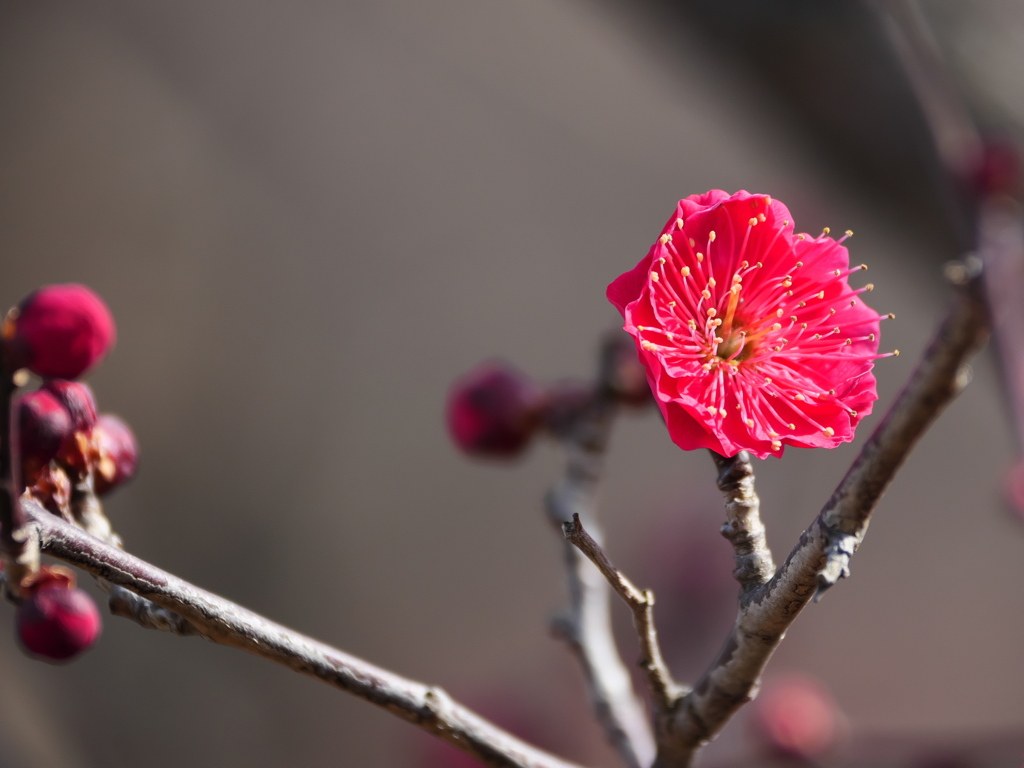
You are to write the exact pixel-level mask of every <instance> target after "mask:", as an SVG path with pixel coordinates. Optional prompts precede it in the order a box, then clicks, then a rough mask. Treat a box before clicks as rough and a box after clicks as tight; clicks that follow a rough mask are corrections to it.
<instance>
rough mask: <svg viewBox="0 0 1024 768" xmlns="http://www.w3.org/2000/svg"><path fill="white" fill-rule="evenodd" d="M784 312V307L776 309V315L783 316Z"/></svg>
mask: <svg viewBox="0 0 1024 768" xmlns="http://www.w3.org/2000/svg"><path fill="white" fill-rule="evenodd" d="M784 314H785V312H784V311H783V309H782V307H779V308H778V309H777V310H775V316H776V317H782V316H783V315H784Z"/></svg>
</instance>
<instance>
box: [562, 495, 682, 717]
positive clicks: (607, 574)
mask: <svg viewBox="0 0 1024 768" xmlns="http://www.w3.org/2000/svg"><path fill="white" fill-rule="evenodd" d="M562 530H563V531H564V532H565V538H566V539H567V540H568V541H569V542H571V543H572V545H573V546H574V547H576V548H577V549H578V550H579V551H580V552H582V553H583V554H584V555H586V556H587V558H588V559H589V560H590V562H592V563H593V564H594V565H596V566H597V569H598V570H599V571H601V575H602V576H604V578H605V580H606V581H607V582H608V584H609V585H610V586H611V588H612V589H614V590H615V593H616V594H617V595H618V596H619V597H621V598H622V600H623V602H625V603H626V605H627V606H629V610H630V611H632V612H633V624H634V626H635V627H636V634H637V637H638V639H639V640H640V652H641V654H642V655H641V657H640V668H641V669H642V670H643V671H644V673H645V674H646V676H647V686H648V688H649V689H650V691H651V695H652V696H653V697H654V702H655V708H656V709H657V710H658V711H665V710H669V709H671V707H672V705H673V704H675V703H676V701H677V700H678V699H679V697H680V696H681V695H682V694H683V691H682V690H681V688H680V686H679V685H678V684H677V683H676V682H675V680H673V679H672V673H671V672H670V671H669V669H668V665H667V664H666V663H665V659H664V657H663V656H662V655H661V646H660V645H659V644H658V631H657V628H656V627H655V624H654V593H653V592H651V590H649V589H647V590H643V591H641V590H640V589H638V588H637V587H636V585H634V584H633V582H632V581H630V580H629V579H628V578H626V576H625V574H623V573H622V571H620V570H619V569H618V568H616V567H615V566H614V565H612V561H611V560H609V559H608V556H607V555H606V554H605V553H604V550H603V549H601V545H600V544H598V543H597V542H596V541H595V540H594V538H593V537H592V536H591V535H590V534H589V533H587V531H586V529H585V528H584V527H583V523H582V522H580V516H579V515H573V516H572V522H571V523H564V524H563V525H562Z"/></svg>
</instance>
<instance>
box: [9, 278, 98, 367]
mask: <svg viewBox="0 0 1024 768" xmlns="http://www.w3.org/2000/svg"><path fill="white" fill-rule="evenodd" d="M116 335H117V331H116V329H115V327H114V318H113V317H112V316H111V314H110V310H109V309H108V308H107V305H106V304H104V303H103V299H101V298H100V297H99V296H97V295H96V294H95V293H94V292H93V291H92V290H90V289H89V288H86V287H85V286H84V285H78V284H77V283H68V284H66V285H47V286H44V287H42V288H40V289H39V290H38V291H36V292H35V293H32V294H31V295H29V296H28V297H27V298H26V299H25V300H24V301H22V302H21V304H20V305H19V306H18V309H17V310H16V311H15V312H13V313H12V314H11V315H9V316H8V319H7V320H6V321H5V322H4V326H3V338H4V340H5V342H6V343H7V344H8V349H9V352H10V354H11V356H12V358H13V360H14V362H15V364H16V365H18V366H25V367H27V368H28V369H29V370H30V371H32V372H33V373H35V374H37V375H39V376H43V377H46V378H57V379H77V378H78V377H79V376H81V375H82V374H83V373H85V372H86V371H87V370H88V369H89V368H91V367H92V366H94V365H95V364H96V363H98V362H99V361H100V360H102V359H103V357H104V355H106V354H107V352H108V351H110V349H111V347H113V346H114V340H115V337H116Z"/></svg>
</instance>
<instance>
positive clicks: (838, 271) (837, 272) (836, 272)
mask: <svg viewBox="0 0 1024 768" xmlns="http://www.w3.org/2000/svg"><path fill="white" fill-rule="evenodd" d="M832 274H833V275H835V276H836V277H839V276H840V275H841V274H843V270H841V269H837V270H836V271H835V272H833V273H832Z"/></svg>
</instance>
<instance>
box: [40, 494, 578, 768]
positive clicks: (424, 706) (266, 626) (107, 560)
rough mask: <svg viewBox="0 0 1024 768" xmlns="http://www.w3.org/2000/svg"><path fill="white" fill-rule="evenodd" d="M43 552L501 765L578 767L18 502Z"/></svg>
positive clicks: (218, 638) (437, 695)
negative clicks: (21, 505) (23, 509)
mask: <svg viewBox="0 0 1024 768" xmlns="http://www.w3.org/2000/svg"><path fill="white" fill-rule="evenodd" d="M24 508H25V511H26V514H27V516H28V518H29V526H30V528H31V529H32V530H33V531H34V536H33V538H35V539H36V540H37V541H38V542H39V545H40V547H41V549H42V551H43V552H45V553H46V554H48V555H51V556H53V557H56V558H58V559H60V560H64V561H65V562H67V563H70V564H71V565H74V566H77V567H78V568H81V569H82V570H84V571H87V572H89V573H91V574H93V575H94V576H97V577H98V578H101V579H104V580H106V581H108V582H110V583H111V584H113V585H115V586H117V587H123V588H125V589H127V590H130V591H131V592H134V593H135V594H136V595H139V596H141V597H144V598H146V599H148V600H151V601H152V602H154V603H156V604H157V605H159V606H161V607H162V608H165V609H167V610H168V611H171V612H173V613H175V614H178V615H180V616H181V617H183V618H184V619H185V620H186V621H188V622H189V623H190V624H191V625H193V626H194V627H195V628H196V629H197V630H198V631H199V632H200V633H201V634H202V635H203V636H204V637H206V638H208V639H210V640H212V641H213V642H215V643H219V644H220V645H226V646H230V647H232V648H238V649H240V650H243V651H247V652H249V653H252V654H255V655H256V656H260V657H262V658H264V659H268V660H270V661H273V662H276V663H278V664H282V665H284V666H286V667H288V668H290V669H293V670H295V671H296V672H301V673H303V674H306V675H310V676H311V677H316V678H319V679H320V680H323V681H324V682H326V683H328V684H330V685H333V686H335V687H336V688H340V689H341V690H343V691H347V692H348V693H351V694H353V695H355V696H358V697H360V698H362V699H365V700H366V701H369V702H371V703H373V704H376V705H377V706H379V707H382V708H384V709H386V710H388V711H389V712H391V713H392V714H394V715H397V716H398V717H401V718H402V719H403V720H407V721H409V722H411V723H414V724H416V725H418V726H419V727H421V728H423V729H424V730H426V731H428V732H430V733H433V734H435V735H437V736H439V737H440V738H442V739H444V740H445V741H448V742H449V743H451V744H453V745H455V746H456V747H458V748H460V749H462V750H464V751H465V752H467V753H469V754H470V755H472V756H473V757H475V758H476V759H477V760H479V761H480V762H482V763H483V764H484V765H488V766H495V767H500V768H580V767H579V766H578V765H576V764H575V763H570V762H568V761H566V760H562V759H561V758H558V757H555V756H553V755H550V754H548V753H546V752H543V751H541V750H539V749H537V748H536V747H533V746H531V745H529V744H527V743H525V742H523V741H521V740H519V739H517V738H516V737H515V736H512V735H511V734H509V733H507V732H505V731H503V730H501V729H500V728H498V727H497V726H495V725H493V724H492V723H490V722H488V721H487V720H484V719H483V718H481V717H480V716H479V715H477V714H476V713H474V712H472V711H471V710H469V709H467V708H466V707H464V706H463V705H461V704H459V703H457V702H456V701H454V700H453V699H452V698H451V697H450V696H448V694H446V693H445V692H444V691H443V690H441V689H440V688H436V687H432V686H427V685H424V684H422V683H418V682H415V681H413V680H409V679H407V678H404V677H401V676H399V675H396V674H395V673H393V672H389V671H387V670H385V669H381V668H380V667H377V666H375V665H373V664H370V663H369V662H366V661H363V660H362V659H359V658H356V657H355V656H350V655H349V654H347V653H345V652H343V651H340V650H338V649H337V648H332V647H331V646H329V645H326V644H324V643H321V642H319V641H317V640H314V639H312V638H310V637H306V636H305V635H302V634H299V633H298V632H295V631H294V630H291V629H288V628H287V627H283V626H281V625H280V624H275V623H274V622H272V621H270V620H268V619H266V618H264V617H262V616H260V615H258V614H256V613H253V612H251V611H248V610H246V609H245V608H242V607H241V606H239V605H236V604H235V603H232V602H230V601H228V600H225V599H224V598H222V597H218V596H217V595H214V594H213V593H211V592H207V591H205V590H203V589H200V588H199V587H196V586H194V585H192V584H189V583H188V582H186V581H183V580H182V579H179V578H178V577H176V576H173V575H171V574H169V573H167V572H166V571H162V570H160V569H159V568H157V567H155V566H153V565H150V564H149V563H147V562H144V561H143V560H140V559H139V558H137V557H134V556H132V555H130V554H128V553H127V552H125V551H123V550H121V549H117V548H115V547H112V546H110V545H109V544H106V543H104V542H102V541H100V540H99V539H96V538H94V537H92V536H90V535H89V534H87V533H85V532H84V531H82V530H80V529H78V528H76V527H75V526H73V525H70V524H68V523H66V522H64V521H63V520H61V519H60V518H58V517H55V516H54V515H51V514H50V513H49V512H47V511H46V510H44V509H43V508H42V507H40V506H39V505H38V504H36V503H35V502H34V501H26V502H25V504H24Z"/></svg>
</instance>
